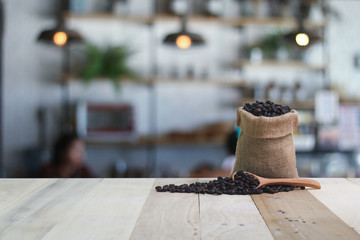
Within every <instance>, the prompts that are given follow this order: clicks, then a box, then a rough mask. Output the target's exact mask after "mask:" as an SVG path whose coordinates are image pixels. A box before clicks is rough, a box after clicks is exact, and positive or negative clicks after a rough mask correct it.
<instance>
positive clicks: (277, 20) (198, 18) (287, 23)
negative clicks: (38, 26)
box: [65, 12, 326, 28]
mask: <svg viewBox="0 0 360 240" xmlns="http://www.w3.org/2000/svg"><path fill="white" fill-rule="evenodd" d="M65 19H67V20H70V19H89V20H119V21H125V22H135V23H146V24H149V23H154V22H157V21H160V22H161V21H164V22H167V21H180V19H181V17H180V16H176V15H165V14H156V15H153V16H148V17H141V16H129V15H127V16H120V15H115V14H112V13H84V14H74V13H70V12H68V13H66V14H65ZM188 21H189V22H204V23H218V24H223V25H228V26H233V27H244V26H282V27H289V28H294V27H297V26H298V23H297V20H296V18H291V17H266V18H265V17H264V18H263V17H235V18H221V17H214V16H204V15H192V16H189V18H188ZM304 25H305V27H306V28H324V27H325V26H326V24H325V23H315V22H311V21H309V20H305V23H304Z"/></svg>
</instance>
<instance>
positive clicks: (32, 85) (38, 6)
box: [3, 0, 360, 176]
mask: <svg viewBox="0 0 360 240" xmlns="http://www.w3.org/2000/svg"><path fill="white" fill-rule="evenodd" d="M52 1H53V0H52ZM52 1H42V0H31V1H28V0H5V1H4V4H5V11H6V26H5V39H4V56H3V57H4V125H3V129H4V138H5V143H4V144H5V146H4V147H5V159H6V162H5V163H6V168H7V173H8V176H14V175H15V173H16V169H18V168H19V167H20V166H21V164H20V161H21V158H20V156H21V153H22V151H23V150H24V149H26V148H30V147H33V146H36V145H37V141H38V139H37V137H38V130H39V129H38V124H37V119H36V111H37V109H39V107H42V106H45V107H48V108H50V109H52V110H51V113H50V114H49V115H50V116H51V117H50V125H51V126H49V128H50V131H49V136H48V142H49V144H50V143H51V141H52V139H53V137H54V135H55V134H56V132H57V130H56V127H55V126H57V125H56V124H57V122H58V119H59V111H58V109H59V104H60V87H59V84H58V83H57V80H58V78H59V73H60V66H61V53H60V51H59V49H57V48H53V47H48V46H44V45H42V44H40V43H37V42H36V38H37V36H38V34H39V33H40V31H41V30H43V29H45V28H47V27H49V28H51V27H52V24H53V23H54V21H53V19H51V18H49V17H46V16H44V14H43V13H44V12H46V11H47V10H48V9H49V8H50V6H51V4H52V3H53V2H52ZM330 1H331V5H332V6H333V7H334V8H335V9H337V11H338V12H339V13H340V15H341V19H340V20H338V21H337V20H332V21H331V22H330V24H329V31H328V39H329V42H328V43H329V49H330V61H329V69H330V77H331V81H332V83H333V84H335V85H338V86H341V87H342V89H344V92H345V94H346V95H348V96H353V97H358V98H359V97H360V94H359V89H360V71H359V70H357V69H355V68H354V67H353V54H354V52H359V51H360V45H359V44H358V38H359V36H360V28H359V27H358V26H357V25H358V22H359V21H360V15H359V14H358V9H359V7H360V1H357V0H347V1H341V0H330ZM81 21H82V20H77V21H76V22H75V21H74V22H71V23H70V25H71V26H73V27H74V28H76V29H79V31H81V33H82V34H84V35H85V37H86V38H87V39H89V40H91V41H93V42H95V43H97V44H106V43H116V42H121V41H128V42H129V43H130V44H132V45H134V46H135V47H136V48H137V49H140V50H142V49H144V51H138V52H137V53H136V55H135V58H133V60H132V63H131V64H132V65H133V66H134V67H135V68H137V69H138V70H141V71H142V74H143V75H148V74H149V73H150V67H149V66H150V64H149V62H151V61H152V59H151V56H150V52H149V51H148V50H146V49H151V48H150V47H149V44H151V43H150V41H148V39H150V37H151V35H150V34H151V32H150V31H149V30H148V27H147V26H145V25H142V24H122V23H121V22H119V21H116V22H114V21H113V22H111V21H108V20H107V21H105V20H104V21H100V22H99V21H94V22H93V23H88V22H86V23H85V22H81ZM209 25H210V24H207V23H203V24H191V25H190V26H189V29H190V30H193V31H196V32H199V33H201V34H203V35H204V37H205V38H206V39H207V40H208V45H207V48H206V49H200V50H196V51H192V52H190V54H185V53H183V52H179V51H172V50H169V49H167V48H166V47H164V46H162V45H161V40H162V39H163V37H164V35H165V34H166V33H167V32H172V31H176V30H177V29H178V23H177V22H169V23H162V24H159V25H156V28H155V40H156V41H155V46H156V47H159V49H158V51H157V52H158V56H160V55H161V59H157V61H158V69H157V70H158V71H159V72H160V74H162V73H163V72H164V71H165V73H164V74H165V75H166V74H167V73H166V71H167V70H162V68H161V67H162V66H171V65H174V64H177V63H179V62H182V63H184V64H183V66H184V69H185V68H186V66H187V65H189V64H192V63H193V61H195V62H196V64H195V65H194V67H195V69H200V70H195V72H196V71H201V69H202V68H203V67H204V66H205V67H208V68H209V72H211V73H212V74H213V76H214V77H217V76H219V75H220V73H219V66H218V65H216V64H217V61H218V60H222V61H224V62H226V61H229V59H236V57H237V56H238V50H237V46H238V44H239V43H241V42H244V41H247V40H248V39H243V38H241V35H239V32H238V30H236V29H234V28H224V27H221V28H220V26H216V25H213V26H211V27H210V26H209ZM109 29H110V30H109ZM92 31H96V34H95V35H94V34H91V32H92ZM223 39H227V40H226V41H224V40H223ZM150 46H152V45H150ZM139 47H140V48H139ZM296 74H297V75H299V76H301V77H303V78H307V79H310V80H311V79H312V76H310V75H309V76H308V77H307V76H304V74H303V73H300V72H298V73H296ZM265 75H266V74H265ZM265 77H266V76H265ZM309 82H310V83H311V81H309ZM75 85H76V84H75ZM93 87H96V86H92V88H93ZM103 87H104V88H108V90H106V91H108V92H110V91H112V89H111V88H109V87H106V86H103ZM179 87H180V86H178V85H177V84H175V85H174V86H173V88H172V89H169V86H166V85H161V86H158V91H162V92H163V93H164V94H163V95H160V96H159V98H158V100H159V104H160V103H161V104H163V103H164V102H166V104H163V105H162V106H161V108H159V115H158V116H159V119H158V123H159V124H160V125H161V126H162V127H163V130H170V129H173V128H174V127H175V126H178V127H181V128H184V127H189V126H196V125H199V124H201V123H204V122H210V121H214V120H216V118H218V117H219V116H220V117H221V116H224V115H223V113H221V112H219V109H218V107H217V105H216V104H217V103H216V102H215V100H214V99H216V98H219V96H218V95H219V94H221V93H219V92H218V91H217V90H214V89H212V86H211V85H209V86H208V87H206V88H203V86H196V85H193V86H186V85H183V86H181V90H180V91H177V89H179ZM195 87H196V88H200V89H201V90H203V91H199V93H200V95H199V94H197V93H196V90H194V88H195ZM129 88H130V89H131V88H132V87H131V86H130V87H129ZM129 88H127V89H129ZM75 89H77V90H75V91H76V93H74V94H73V95H72V96H73V100H77V99H81V98H83V99H87V98H88V95H87V94H88V93H87V92H86V91H90V90H86V89H85V90H81V86H75ZM194 92H195V93H194ZM180 93H181V94H180ZM134 94H137V95H136V96H135V95H134ZM174 94H178V95H179V98H177V99H173V100H171V102H170V100H169V96H170V95H174ZM186 94H188V95H186ZM104 96H105V97H106V94H105V95H103V96H102V97H104ZM183 96H186V97H187V98H186V99H182V97H183ZM191 96H193V97H195V98H198V99H196V101H195V103H196V104H198V105H196V104H193V105H192V101H191V100H190V98H191ZM147 97H148V92H147V90H146V89H142V88H140V89H138V90H136V89H132V90H129V91H127V92H126V93H124V96H123V98H124V99H126V100H128V101H132V102H133V103H134V104H135V105H136V106H137V109H138V115H139V116H141V119H140V120H139V122H138V124H139V125H138V129H139V130H140V131H141V132H144V133H146V132H147V131H149V129H148V125H147V124H148V123H147V120H146V116H147V115H148V112H146V110H141V109H148V108H147V106H148V105H147V102H146V100H144V99H146V98H147ZM205 103H208V104H207V105H206V106H205ZM183 104H184V105H186V106H190V107H189V109H181V108H182V107H183ZM186 106H184V107H186ZM196 109H201V110H202V112H199V111H196ZM178 110H180V111H178ZM185 110H186V111H185ZM195 111H196V112H195ZM227 113H228V114H227V115H226V118H227V119H230V118H231V117H232V116H231V113H229V112H227ZM173 114H178V115H176V116H180V117H177V118H176V120H173V119H172V118H173ZM215 115H216V116H215ZM170 116H171V117H170ZM224 118H225V117H224ZM182 119H184V121H182ZM172 123H173V125H171V124H172ZM176 124H178V125H176ZM182 124H183V125H182Z"/></svg>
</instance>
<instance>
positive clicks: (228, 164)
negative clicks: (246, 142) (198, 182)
mask: <svg viewBox="0 0 360 240" xmlns="http://www.w3.org/2000/svg"><path fill="white" fill-rule="evenodd" d="M237 139H238V131H232V132H231V133H230V134H229V135H228V137H227V139H226V143H225V147H226V150H227V156H226V157H225V159H224V160H223V162H222V164H221V168H222V169H223V170H226V171H229V172H230V173H231V172H232V170H233V167H234V164H235V161H236V144H237Z"/></svg>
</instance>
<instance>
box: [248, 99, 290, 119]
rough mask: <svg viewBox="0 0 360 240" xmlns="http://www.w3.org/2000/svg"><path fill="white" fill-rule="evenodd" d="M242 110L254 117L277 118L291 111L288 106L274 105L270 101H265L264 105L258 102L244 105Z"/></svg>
mask: <svg viewBox="0 0 360 240" xmlns="http://www.w3.org/2000/svg"><path fill="white" fill-rule="evenodd" d="M243 109H244V110H245V111H247V112H250V113H252V114H253V115H255V116H265V117H277V116H280V115H283V114H286V113H288V112H290V111H291V108H290V107H289V106H287V105H286V106H283V105H280V104H275V103H273V102H271V101H266V102H265V103H264V102H260V101H256V102H255V103H251V104H250V103H245V105H244V107H243Z"/></svg>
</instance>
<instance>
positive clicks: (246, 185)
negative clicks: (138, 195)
mask: <svg viewBox="0 0 360 240" xmlns="http://www.w3.org/2000/svg"><path fill="white" fill-rule="evenodd" d="M258 185H259V180H258V179H257V178H256V177H254V176H253V175H252V174H249V173H245V172H243V171H239V172H237V173H236V174H235V176H234V180H232V179H231V178H229V177H225V178H223V177H218V178H217V179H216V180H212V181H209V182H195V183H191V184H182V185H174V184H169V185H164V186H162V187H161V186H157V187H155V189H156V191H158V192H172V193H175V192H178V193H197V194H199V193H201V194H205V193H206V194H215V195H221V194H229V195H248V194H261V193H278V192H289V191H292V190H294V186H288V185H272V186H261V187H259V188H256V187H257V186H258Z"/></svg>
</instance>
